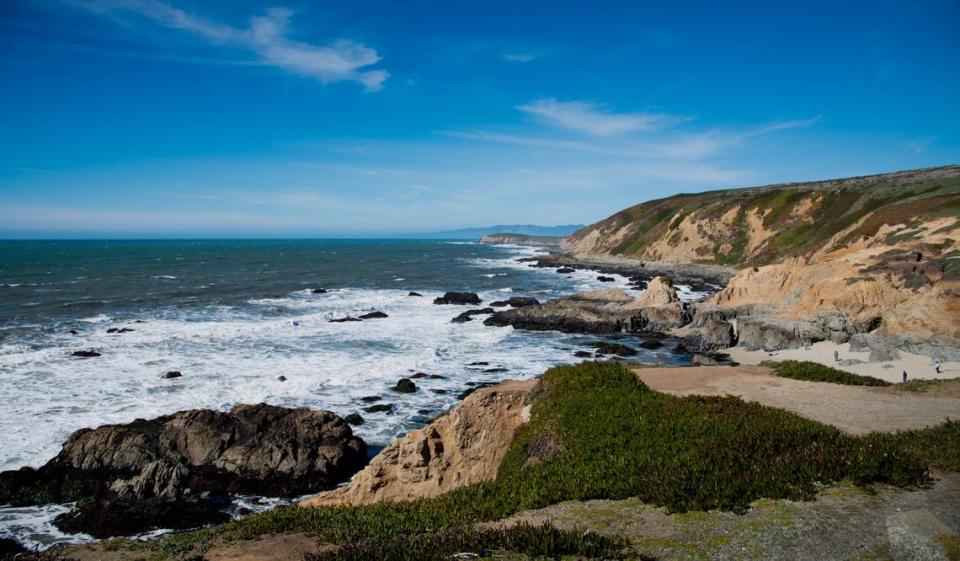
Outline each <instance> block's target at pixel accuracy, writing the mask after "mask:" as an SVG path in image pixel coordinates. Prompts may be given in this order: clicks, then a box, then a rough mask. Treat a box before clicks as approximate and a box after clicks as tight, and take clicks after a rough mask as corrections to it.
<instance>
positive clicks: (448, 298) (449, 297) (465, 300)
mask: <svg viewBox="0 0 960 561" xmlns="http://www.w3.org/2000/svg"><path fill="white" fill-rule="evenodd" d="M433 303H434V304H456V305H460V306H463V305H466V304H479V303H480V297H479V296H477V294H476V293H475V292H447V293H446V294H444V295H443V296H439V297H437V298H435V299H434V300H433Z"/></svg>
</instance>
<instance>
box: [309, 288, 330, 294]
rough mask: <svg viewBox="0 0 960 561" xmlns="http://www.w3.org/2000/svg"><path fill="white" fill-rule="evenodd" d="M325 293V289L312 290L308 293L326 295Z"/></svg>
mask: <svg viewBox="0 0 960 561" xmlns="http://www.w3.org/2000/svg"><path fill="white" fill-rule="evenodd" d="M326 293H327V289H326V288H314V289H313V290H311V291H310V294H326Z"/></svg>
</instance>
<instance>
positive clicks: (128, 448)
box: [0, 404, 367, 537]
mask: <svg viewBox="0 0 960 561" xmlns="http://www.w3.org/2000/svg"><path fill="white" fill-rule="evenodd" d="M366 461H367V456H366V445H365V444H364V442H363V441H362V440H361V439H360V438H358V437H356V436H354V435H353V433H352V431H351V430H350V426H349V425H348V424H347V423H346V421H344V420H343V419H341V418H340V417H338V416H337V415H335V414H333V413H331V412H329V411H311V410H309V409H305V408H298V409H289V408H285V407H278V406H274V405H266V404H259V405H237V406H236V407H234V408H233V409H231V410H230V411H229V412H227V413H223V412H219V411H211V410H208V409H197V410H190V411H181V412H179V413H174V414H172V415H165V416H163V417H158V418H156V419H151V420H143V419H137V420H135V421H133V422H132V423H128V424H125V425H104V426H101V427H99V428H96V429H81V430H78V431H76V432H74V433H73V434H72V435H70V437H69V438H68V439H67V441H66V442H65V443H64V445H63V448H62V449H61V451H60V453H59V454H58V455H57V456H56V457H55V458H53V459H52V460H50V461H49V462H47V464H45V465H44V466H42V467H40V468H38V469H33V468H22V469H20V470H16V471H7V472H3V473H0V504H4V503H7V504H14V505H28V504H42V503H48V502H69V501H76V500H80V501H81V503H80V504H79V505H78V508H77V509H76V510H75V511H73V512H71V513H69V514H67V515H63V516H62V517H61V518H60V519H58V521H57V523H58V524H62V527H63V528H64V529H65V530H68V531H83V532H86V533H90V534H92V535H94V536H96V537H106V536H112V535H122V534H129V533H132V532H140V531H143V530H146V529H149V528H155V527H163V528H185V527H194V526H197V525H198V523H201V522H204V521H207V522H216V521H219V520H221V519H222V516H221V515H220V514H219V506H221V505H218V504H212V503H211V501H213V500H214V499H215V496H216V494H217V493H230V494H257V495H268V496H296V495H302V494H304V493H311V492H316V491H319V490H323V489H329V488H331V487H333V486H335V485H336V484H337V483H339V482H341V481H344V480H346V479H348V478H349V477H350V476H351V475H353V474H354V473H355V472H356V471H358V470H359V469H360V468H362V467H363V466H364V465H365V463H366ZM211 493H213V495H211ZM94 498H95V500H93V499H94ZM221 502H222V500H221ZM176 512H180V518H179V519H178V518H177V516H175V515H174V513H176ZM178 520H179V522H178Z"/></svg>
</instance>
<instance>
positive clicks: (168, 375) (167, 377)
mask: <svg viewBox="0 0 960 561" xmlns="http://www.w3.org/2000/svg"><path fill="white" fill-rule="evenodd" d="M182 376H183V373H182V372H180V371H179V370H171V371H169V372H165V373H164V374H163V379H164V380H172V379H174V378H180V377H182Z"/></svg>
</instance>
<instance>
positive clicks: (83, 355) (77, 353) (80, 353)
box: [70, 349, 100, 358]
mask: <svg viewBox="0 0 960 561" xmlns="http://www.w3.org/2000/svg"><path fill="white" fill-rule="evenodd" d="M70 354H71V356H75V357H80V358H93V357H98V356H100V353H98V352H97V351H94V350H92V349H91V350H88V351H73V352H72V353H70Z"/></svg>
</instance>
